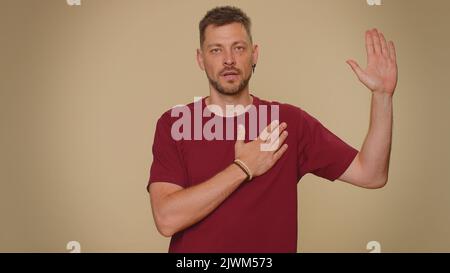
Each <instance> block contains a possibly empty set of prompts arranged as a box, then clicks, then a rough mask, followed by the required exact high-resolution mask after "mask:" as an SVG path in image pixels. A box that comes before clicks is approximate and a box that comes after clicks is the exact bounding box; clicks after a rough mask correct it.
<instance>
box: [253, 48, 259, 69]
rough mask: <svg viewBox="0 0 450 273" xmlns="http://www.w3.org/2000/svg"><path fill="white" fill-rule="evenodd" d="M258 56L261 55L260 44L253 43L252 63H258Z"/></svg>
mask: <svg viewBox="0 0 450 273" xmlns="http://www.w3.org/2000/svg"><path fill="white" fill-rule="evenodd" d="M258 56H259V46H258V45H253V53H252V64H257V63H258Z"/></svg>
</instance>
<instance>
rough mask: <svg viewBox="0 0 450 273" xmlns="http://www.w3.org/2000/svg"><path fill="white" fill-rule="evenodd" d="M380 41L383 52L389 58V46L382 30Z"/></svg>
mask: <svg viewBox="0 0 450 273" xmlns="http://www.w3.org/2000/svg"><path fill="white" fill-rule="evenodd" d="M380 43H381V53H382V54H383V56H385V57H386V58H388V57H389V48H388V46H387V44H386V39H385V38H384V35H383V33H381V32H380Z"/></svg>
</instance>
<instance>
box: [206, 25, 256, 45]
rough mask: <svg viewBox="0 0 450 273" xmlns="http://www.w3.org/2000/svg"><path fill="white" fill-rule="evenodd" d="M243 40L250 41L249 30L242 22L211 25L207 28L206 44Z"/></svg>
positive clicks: (230, 42)
mask: <svg viewBox="0 0 450 273" xmlns="http://www.w3.org/2000/svg"><path fill="white" fill-rule="evenodd" d="M242 40H244V41H246V42H247V43H250V39H249V37H248V34H247V31H246V30H245V27H244V26H243V25H242V24H240V23H231V24H227V25H223V26H216V25H209V26H207V27H206V29H205V46H208V44H212V43H214V44H224V45H226V44H232V43H234V42H236V41H242Z"/></svg>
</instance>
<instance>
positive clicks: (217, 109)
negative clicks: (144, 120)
mask: <svg viewBox="0 0 450 273" xmlns="http://www.w3.org/2000/svg"><path fill="white" fill-rule="evenodd" d="M250 26H251V24H250V19H249V18H248V17H247V16H246V14H245V13H243V12H242V11H241V10H240V9H238V8H235V7H228V6H227V7H218V8H215V9H212V10H210V11H209V12H208V13H207V14H206V15H205V17H204V18H203V19H202V20H201V22H200V25H199V29H200V48H199V49H198V50H197V61H198V64H199V66H200V68H201V69H202V70H204V71H205V72H206V76H207V78H208V80H209V89H210V95H209V96H208V97H206V98H202V99H201V100H199V101H198V102H196V103H191V104H189V105H187V106H185V108H187V109H188V111H189V110H193V111H194V112H195V110H196V107H197V108H198V109H200V110H201V112H202V113H203V116H201V117H200V119H199V120H197V122H196V119H197V117H187V119H186V117H183V118H185V121H186V120H187V122H183V127H189V126H191V125H192V123H194V124H197V125H198V124H199V122H200V124H203V125H204V126H203V127H200V129H199V128H198V127H197V128H196V127H195V126H196V125H194V126H193V127H192V126H191V127H192V128H183V129H184V132H183V133H182V134H183V136H184V137H182V138H180V137H179V135H177V133H179V131H180V130H179V129H180V126H179V125H180V124H179V120H180V111H179V110H180V108H174V109H172V111H167V112H166V113H164V114H163V115H162V116H161V118H160V119H159V120H158V123H157V126H156V131H155V139H154V143H153V163H152V166H151V171H150V179H149V185H148V190H149V192H150V198H151V206H152V212H153V216H154V220H155V223H156V227H157V229H158V231H159V232H160V233H161V234H162V235H164V236H167V237H170V236H171V237H172V239H171V242H170V247H169V252H296V247H297V182H298V181H299V180H300V178H301V177H302V176H303V175H305V174H306V173H313V174H315V175H317V176H320V177H323V178H326V179H328V180H330V181H334V180H336V179H338V180H340V181H344V182H348V183H350V184H353V185H356V186H359V187H364V188H370V189H376V188H381V187H383V186H384V185H385V184H386V182H387V179H388V167H389V157H390V146H391V130H392V96H393V93H394V89H395V87H396V83H397V65H396V57H395V49H394V44H393V43H392V42H389V43H387V42H386V40H385V38H384V36H383V34H382V33H381V32H379V31H377V30H376V29H373V30H369V31H367V32H366V50H367V57H368V66H367V68H366V69H362V68H360V67H359V66H358V64H357V63H356V62H355V61H353V60H348V61H347V63H348V64H349V65H350V66H351V68H352V69H353V70H354V72H355V73H356V75H357V77H358V78H359V80H360V81H361V82H362V83H363V84H364V85H365V86H366V87H368V88H369V89H370V90H371V92H372V104H371V116H370V128H369V131H368V134H367V137H366V139H365V141H364V144H363V146H362V148H361V151H358V150H356V149H354V148H353V147H351V146H349V145H348V144H346V143H345V142H344V141H342V140H341V139H339V138H338V137H337V136H335V135H334V134H333V133H331V132H330V131H329V130H327V129H326V128H325V127H324V126H323V125H322V124H321V123H320V122H319V121H318V120H316V119H315V118H313V117H312V116H310V115H309V114H308V113H306V112H305V111H303V110H302V109H300V108H299V107H296V106H293V105H289V104H284V103H278V102H269V101H266V100H263V99H260V98H258V97H256V96H254V95H253V94H250V92H249V85H248V83H249V80H250V78H251V75H252V72H254V69H255V65H256V63H257V61H258V46H257V45H255V44H253V42H252V36H251V30H250ZM230 105H231V106H236V105H242V106H244V107H241V108H238V109H240V110H233V111H230V110H229V106H230ZM263 106H265V107H268V108H270V109H271V110H270V111H263V110H262V109H265V108H263ZM251 107H253V108H252V109H256V110H255V111H253V114H255V112H256V118H255V115H253V114H251V113H250V112H251V111H250V110H249V109H250V108H251ZM198 109H197V110H198ZM274 109H275V110H276V111H272V110H274ZM184 113H186V112H184ZM205 113H206V114H205ZM242 117H245V118H244V121H247V123H244V124H243V123H242V122H241V123H239V122H238V120H239V119H240V118H242ZM267 118H268V120H270V121H273V122H271V124H270V125H269V126H267V127H266V126H261V124H264V125H266V124H267V123H264V122H263V123H260V124H259V125H260V126H259V128H258V136H257V137H251V136H250V133H251V131H252V128H251V124H255V122H254V121H256V123H258V122H260V121H263V120H264V119H267ZM211 120H215V121H216V122H217V121H220V122H218V123H215V125H217V124H226V127H224V128H225V131H222V129H221V128H219V126H216V127H217V128H215V131H214V133H213V134H214V135H215V136H216V137H215V138H212V139H211V138H209V139H205V138H204V137H200V138H199V137H198V134H197V133H205V132H206V131H208V130H206V127H207V124H208V121H211ZM230 121H232V122H231V123H229V122H230ZM241 121H242V119H241ZM252 121H253V123H252ZM205 122H206V124H205ZM209 129H211V128H209ZM235 129H236V131H238V132H236V134H235V133H234V130H235ZM230 130H231V132H232V133H231V134H230V133H229V132H230ZM288 131H289V134H288ZM186 132H187V133H186ZM210 132H212V130H211V131H210ZM196 134H197V137H196V136H195V135H196ZM288 135H289V136H288ZM229 136H232V137H233V138H231V140H230V138H228V137H229ZM264 145H266V147H268V149H263V148H262V147H263V146H264Z"/></svg>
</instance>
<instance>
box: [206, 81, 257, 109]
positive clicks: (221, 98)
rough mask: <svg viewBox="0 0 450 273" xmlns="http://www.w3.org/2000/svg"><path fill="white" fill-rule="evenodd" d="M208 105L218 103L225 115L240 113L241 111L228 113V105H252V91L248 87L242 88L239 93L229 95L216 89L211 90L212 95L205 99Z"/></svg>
mask: <svg viewBox="0 0 450 273" xmlns="http://www.w3.org/2000/svg"><path fill="white" fill-rule="evenodd" d="M205 103H206V105H207V106H208V105H211V104H213V105H217V106H219V107H220V108H221V109H222V113H224V116H230V115H233V114H234V115H236V114H237V115H239V114H241V113H227V111H226V110H227V108H226V106H227V105H233V106H236V105H242V106H244V108H246V107H247V106H250V105H251V104H252V103H253V98H252V96H250V92H249V90H248V88H246V89H244V90H242V92H240V93H239V94H236V95H232V96H228V95H223V94H220V93H219V92H217V91H216V90H214V89H211V90H210V96H209V97H207V98H206V99H205Z"/></svg>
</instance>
